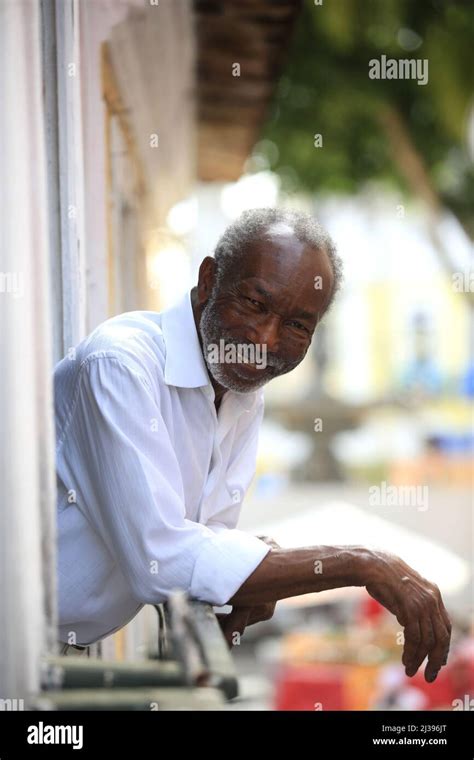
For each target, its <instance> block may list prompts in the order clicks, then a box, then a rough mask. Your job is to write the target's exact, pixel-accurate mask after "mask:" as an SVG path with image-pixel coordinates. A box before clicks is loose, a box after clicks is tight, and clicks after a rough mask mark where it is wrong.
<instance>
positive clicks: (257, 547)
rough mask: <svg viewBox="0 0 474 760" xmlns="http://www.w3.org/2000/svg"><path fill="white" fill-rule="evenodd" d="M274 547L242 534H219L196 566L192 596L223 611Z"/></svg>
mask: <svg viewBox="0 0 474 760" xmlns="http://www.w3.org/2000/svg"><path fill="white" fill-rule="evenodd" d="M269 551H271V547H270V546H268V544H266V543H265V542H264V541H261V540H260V539H259V538H256V536H251V535H250V534H249V533H244V532H243V531H241V530H235V529H233V528H228V529H227V530H219V531H218V532H216V533H215V535H214V536H213V537H212V538H209V539H208V540H207V541H206V542H205V543H204V546H203V548H202V549H201V551H200V553H199V555H198V557H197V560H196V562H195V565H194V570H193V576H192V580H191V588H190V594H191V596H192V597H193V598H194V599H199V600H200V601H203V602H208V603H209V604H213V605H216V606H219V607H221V606H222V605H224V604H227V603H228V601H229V599H231V598H232V597H233V596H234V594H235V593H236V591H238V589H239V588H240V587H241V586H242V584H243V583H244V582H245V581H246V580H247V578H248V577H249V576H250V575H251V574H252V573H253V571H254V570H255V569H256V568H257V567H258V565H259V564H260V563H261V562H262V560H263V559H264V557H266V556H267V554H268V552H269Z"/></svg>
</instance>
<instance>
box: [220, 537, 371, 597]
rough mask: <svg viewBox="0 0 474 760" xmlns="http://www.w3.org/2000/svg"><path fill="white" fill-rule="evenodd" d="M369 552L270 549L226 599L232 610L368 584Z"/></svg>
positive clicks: (324, 548)
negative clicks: (332, 589) (231, 595)
mask: <svg viewBox="0 0 474 760" xmlns="http://www.w3.org/2000/svg"><path fill="white" fill-rule="evenodd" d="M370 554H371V552H370V551H369V550H367V549H365V548H363V547H361V546H309V547H303V548H298V549H282V548H281V547H280V548H274V549H272V551H271V552H269V553H268V554H267V556H266V557H265V559H264V560H263V561H262V562H261V563H260V565H259V566H258V567H257V568H256V569H255V570H254V572H253V573H252V574H251V575H250V576H249V577H248V578H247V580H246V581H245V582H244V583H243V584H242V586H241V587H240V588H239V590H238V591H237V592H236V593H235V594H234V596H233V597H232V599H229V602H228V604H232V605H233V606H236V607H246V606H249V607H251V606H255V605H258V604H264V603H266V602H276V601H278V600H279V599H287V598H288V597H291V596H300V595H301V594H309V593H311V592H315V591H325V590H326V589H330V588H342V587H343V586H364V585H366V583H368V580H369V578H368V568H369V567H370V562H368V559H369V556H370Z"/></svg>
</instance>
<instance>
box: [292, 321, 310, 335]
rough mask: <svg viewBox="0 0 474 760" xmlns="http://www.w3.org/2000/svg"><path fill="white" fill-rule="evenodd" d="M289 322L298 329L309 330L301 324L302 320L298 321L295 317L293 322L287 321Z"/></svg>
mask: <svg viewBox="0 0 474 760" xmlns="http://www.w3.org/2000/svg"><path fill="white" fill-rule="evenodd" d="M287 324H289V325H290V327H296V329H297V330H304V331H305V332H309V330H308V328H307V327H305V326H304V325H302V324H301V322H296V321H295V320H294V319H292V320H291V322H287Z"/></svg>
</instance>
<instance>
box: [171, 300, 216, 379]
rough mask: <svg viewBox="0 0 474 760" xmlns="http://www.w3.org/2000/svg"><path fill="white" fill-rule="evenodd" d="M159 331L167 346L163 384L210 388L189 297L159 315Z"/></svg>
mask: <svg viewBox="0 0 474 760" xmlns="http://www.w3.org/2000/svg"><path fill="white" fill-rule="evenodd" d="M161 329H162V332H163V337H164V340H165V346H166V357H165V383H166V384H167V385H176V386H178V387H179V388H199V387H201V386H203V385H209V384H210V380H209V375H208V373H207V368H206V363H205V361H204V357H203V355H202V350H201V344H200V343H199V338H198V334H197V331H196V324H195V322H194V314H193V309H192V305H191V293H190V292H188V293H185V295H184V296H183V297H182V298H181V299H180V300H179V301H178V303H177V304H176V305H175V306H173V307H171V308H170V309H167V310H166V311H164V312H163V313H162V315H161Z"/></svg>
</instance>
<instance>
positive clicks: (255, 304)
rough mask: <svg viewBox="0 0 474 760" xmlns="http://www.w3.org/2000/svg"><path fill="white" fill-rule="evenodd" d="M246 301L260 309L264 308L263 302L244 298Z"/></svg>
mask: <svg viewBox="0 0 474 760" xmlns="http://www.w3.org/2000/svg"><path fill="white" fill-rule="evenodd" d="M244 298H245V300H246V301H250V303H251V304H253V306H257V307H258V308H259V309H260V308H261V307H262V306H263V304H262V302H261V301H257V299H256V298H250V297H249V296H244Z"/></svg>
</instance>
